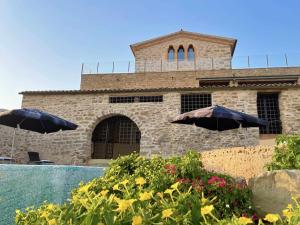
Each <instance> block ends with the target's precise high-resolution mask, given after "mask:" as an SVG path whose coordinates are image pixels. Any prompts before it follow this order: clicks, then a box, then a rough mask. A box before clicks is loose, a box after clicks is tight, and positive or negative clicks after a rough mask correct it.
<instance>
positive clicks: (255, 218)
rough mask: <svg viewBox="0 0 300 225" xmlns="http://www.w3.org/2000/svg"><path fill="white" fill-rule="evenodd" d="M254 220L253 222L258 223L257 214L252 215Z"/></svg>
mask: <svg viewBox="0 0 300 225" xmlns="http://www.w3.org/2000/svg"><path fill="white" fill-rule="evenodd" d="M252 220H253V221H257V220H258V217H257V215H256V214H255V213H254V214H253V215H252Z"/></svg>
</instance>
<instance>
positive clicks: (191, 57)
mask: <svg viewBox="0 0 300 225" xmlns="http://www.w3.org/2000/svg"><path fill="white" fill-rule="evenodd" d="M194 59H195V52H194V47H193V45H190V46H189V48H188V60H189V61H193V60H194Z"/></svg>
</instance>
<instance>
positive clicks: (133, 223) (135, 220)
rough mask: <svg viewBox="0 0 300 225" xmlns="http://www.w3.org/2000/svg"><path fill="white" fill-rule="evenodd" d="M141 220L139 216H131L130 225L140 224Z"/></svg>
mask: <svg viewBox="0 0 300 225" xmlns="http://www.w3.org/2000/svg"><path fill="white" fill-rule="evenodd" d="M142 222H143V219H142V217H141V216H134V217H132V225H141V224H142Z"/></svg>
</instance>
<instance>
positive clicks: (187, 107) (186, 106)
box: [181, 94, 212, 113]
mask: <svg viewBox="0 0 300 225" xmlns="http://www.w3.org/2000/svg"><path fill="white" fill-rule="evenodd" d="M211 104H212V103H211V94H184V95H181V113H185V112H189V111H193V110H196V109H200V108H205V107H209V106H211Z"/></svg>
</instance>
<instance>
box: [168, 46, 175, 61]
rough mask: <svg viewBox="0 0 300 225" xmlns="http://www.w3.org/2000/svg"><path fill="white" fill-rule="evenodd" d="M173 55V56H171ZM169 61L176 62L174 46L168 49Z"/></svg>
mask: <svg viewBox="0 0 300 225" xmlns="http://www.w3.org/2000/svg"><path fill="white" fill-rule="evenodd" d="M171 54H172V55H171ZM167 58H168V61H169V62H174V60H175V49H174V47H173V46H170V47H169V48H168V55H167Z"/></svg>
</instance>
